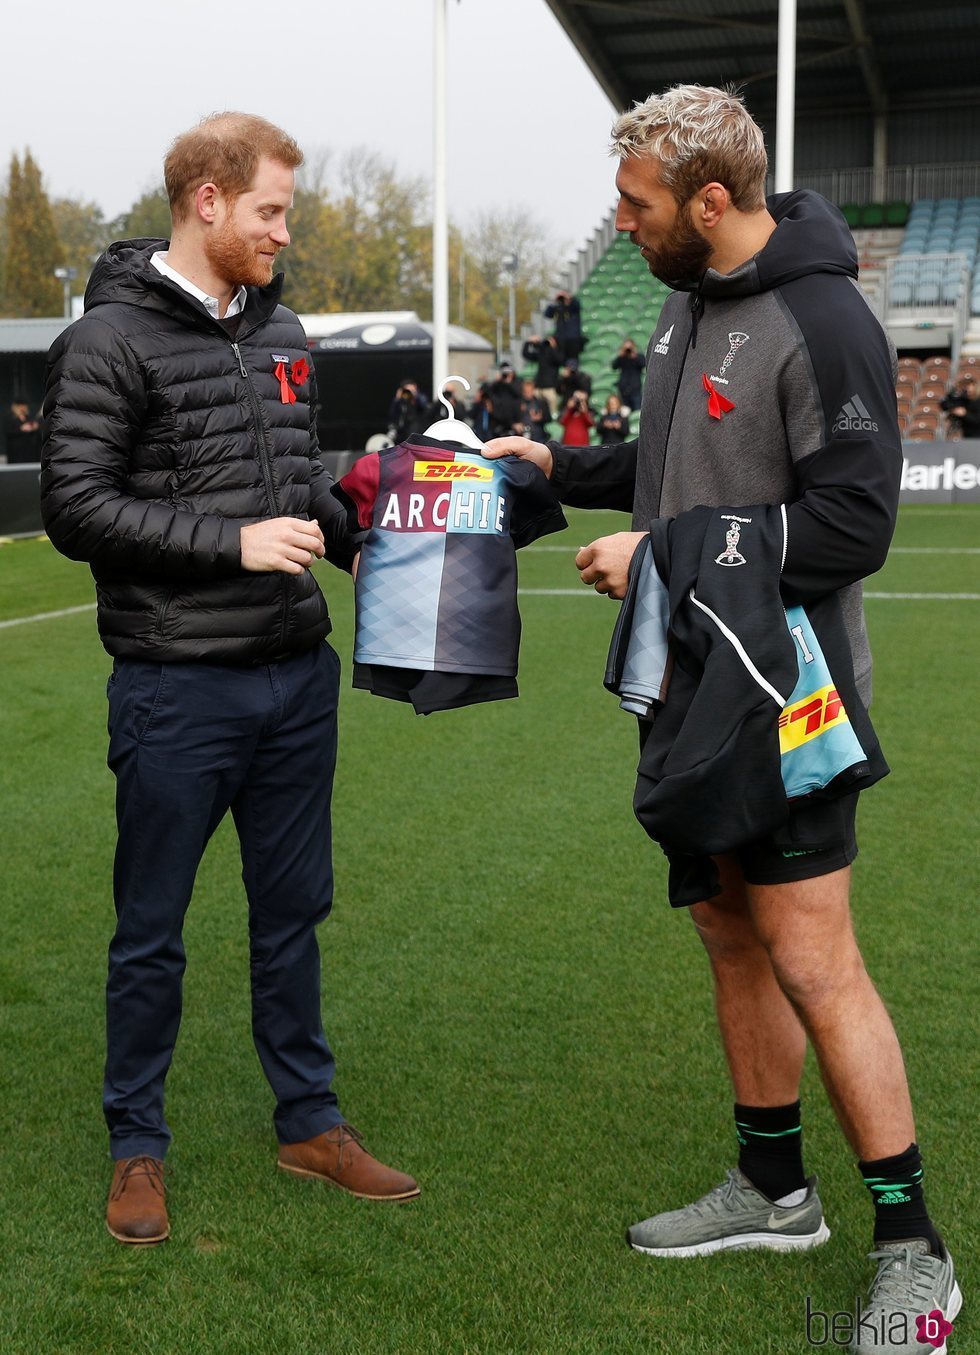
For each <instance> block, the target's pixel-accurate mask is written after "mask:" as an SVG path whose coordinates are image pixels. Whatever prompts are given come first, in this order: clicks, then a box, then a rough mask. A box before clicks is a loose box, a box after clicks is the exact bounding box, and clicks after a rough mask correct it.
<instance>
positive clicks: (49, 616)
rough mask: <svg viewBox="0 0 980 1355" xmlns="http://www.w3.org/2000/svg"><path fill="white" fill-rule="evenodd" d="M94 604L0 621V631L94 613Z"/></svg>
mask: <svg viewBox="0 0 980 1355" xmlns="http://www.w3.org/2000/svg"><path fill="white" fill-rule="evenodd" d="M94 611H95V603H94V602H86V603H85V604H84V605H83V606H81V607H63V608H62V609H61V611H60V612H35V614H34V615H33V616H15V617H14V619H13V620H12V621H0V630H2V629H4V628H5V627H7V626H26V625H27V624H28V623H29V622H31V621H54V620H56V619H57V618H58V617H59V616H76V615H77V614H78V613H79V612H94Z"/></svg>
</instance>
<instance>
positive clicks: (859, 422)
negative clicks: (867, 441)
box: [832, 395, 878, 433]
mask: <svg viewBox="0 0 980 1355" xmlns="http://www.w3.org/2000/svg"><path fill="white" fill-rule="evenodd" d="M832 431H833V432H835V433H877V431H878V425H877V424H876V423H875V421H874V419H872V417H871V412H870V410H869V409H868V407H867V405H866V404H865V403H864V401H863V400H862V399H861V397H860V395H852V396H851V398H850V400H845V402H844V404H843V405H842V406H841V410H840V413H839V414H838V415H837V418H836V419H835V420H834V427H833V430H832Z"/></svg>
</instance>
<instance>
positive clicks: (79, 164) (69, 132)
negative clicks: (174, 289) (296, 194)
mask: <svg viewBox="0 0 980 1355" xmlns="http://www.w3.org/2000/svg"><path fill="white" fill-rule="evenodd" d="M433 9H434V0H313V2H312V3H305V4H303V5H294V6H290V5H269V4H268V3H267V0H169V2H168V3H167V4H165V5H161V6H150V7H139V8H137V9H135V10H134V9H133V8H132V7H128V6H123V5H119V4H118V3H110V0H85V3H84V4H79V3H78V0H44V3H43V4H42V5H37V6H31V5H26V6H25V5H17V6H15V7H14V8H13V9H12V10H11V12H10V14H9V15H8V22H7V36H8V41H9V48H10V50H8V52H7V55H6V60H5V61H4V63H3V75H2V78H0V154H2V160H0V174H2V180H3V182H4V183H5V182H6V174H7V166H8V165H9V163H10V156H11V154H12V153H14V152H16V153H18V154H19V155H20V154H22V153H23V151H24V149H25V148H27V147H29V148H30V150H31V152H32V154H33V156H34V158H35V160H36V161H37V162H38V164H39V165H40V168H41V172H42V175H43V176H44V183H45V187H46V189H47V191H48V194H49V195H50V196H51V197H55V198H57V197H73V198H82V199H85V200H87V201H94V202H97V203H98V204H99V205H100V206H101V207H102V209H103V211H104V212H105V214H106V216H109V217H112V216H116V215H118V214H119V213H121V212H124V211H125V210H127V209H128V208H129V206H130V205H131V204H132V203H133V201H134V200H135V199H136V198H137V197H139V195H140V194H141V193H142V192H143V191H144V190H145V189H147V188H150V187H153V186H154V185H155V184H156V183H158V182H160V181H161V180H162V171H161V163H162V159H163V156H164V154H165V152H166V149H167V147H168V145H169V143H170V141H171V140H172V139H173V137H174V136H175V135H176V134H177V133H178V132H181V131H184V130H185V129H186V128H187V127H189V126H191V125H192V124H193V123H195V122H196V121H197V120H198V119H199V118H200V117H202V116H203V115H204V114H206V113H210V112H213V111H215V110H217V109H225V108H236V109H242V110H244V111H246V112H252V113H259V114H262V115H263V116H265V117H267V118H269V119H271V120H272V121H274V122H277V123H279V124H281V125H282V126H283V127H285V128H286V129H287V130H288V131H289V132H291V133H292V134H293V135H294V136H295V137H296V139H297V140H298V141H299V142H300V144H301V145H302V146H303V148H304V150H305V151H306V153H307V157H308V158H312V157H313V155H315V154H316V153H318V152H322V151H325V150H330V151H333V152H343V151H345V150H348V149H350V148H352V147H355V146H361V145H363V146H367V147H368V148H370V149H372V150H374V151H378V152H381V153H382V154H384V155H385V156H387V157H389V158H390V159H392V160H393V161H394V162H395V163H396V165H397V168H398V170H399V172H401V173H404V174H409V175H413V176H422V177H424V178H426V179H429V178H430V177H431V172H432V20H433ZM448 57H449V84H448V106H449V133H448V152H449V162H450V168H449V179H448V194H449V212H450V217H451V218H452V220H453V221H455V222H458V223H459V224H461V225H464V226H465V225H466V224H467V222H468V221H471V220H472V217H473V215H474V214H475V213H476V212H478V211H480V210H481V209H485V208H490V209H494V208H500V209H503V208H508V207H516V206H522V207H526V208H527V209H528V210H529V211H530V212H531V214H532V215H533V216H534V217H535V218H537V220H539V221H540V222H541V223H542V224H543V225H545V226H546V227H548V229H549V230H550V232H551V235H552V238H553V239H554V241H555V242H556V243H557V244H567V246H568V249H567V251H566V254H567V255H573V254H574V253H575V252H576V251H577V249H578V247H579V246H581V245H582V244H583V243H584V242H585V240H586V239H587V238H588V236H590V235H591V233H592V231H593V230H594V228H595V227H596V226H597V225H598V224H599V222H600V221H601V220H602V218H603V217H604V216H605V214H606V212H607V211H608V210H609V208H610V207H611V206H612V205H613V202H614V200H615V192H614V189H613V176H614V172H615V167H614V164H613V161H612V160H610V158H609V156H608V154H607V149H606V148H607V145H608V140H609V127H610V124H611V122H612V118H613V114H614V112H615V111H618V110H613V108H612V107H611V105H610V103H609V101H608V99H607V98H606V96H605V95H604V94H603V92H602V90H601V89H600V88H599V86H598V84H597V83H596V81H595V80H594V78H593V77H592V75H591V74H590V73H589V72H588V71H587V69H586V67H585V66H584V64H583V62H582V60H581V58H580V57H579V55H578V53H577V52H576V51H575V49H574V48H573V47H572V45H571V43H570V42H569V41H568V39H567V38H566V36H565V34H564V33H563V31H562V29H561V28H560V27H559V25H558V23H557V22H556V21H555V19H554V17H553V16H552V14H551V11H550V10H549V9H548V7H547V5H546V4H545V2H544V0H449V2H448Z"/></svg>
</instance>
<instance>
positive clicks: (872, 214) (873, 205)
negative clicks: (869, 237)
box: [861, 202, 885, 228]
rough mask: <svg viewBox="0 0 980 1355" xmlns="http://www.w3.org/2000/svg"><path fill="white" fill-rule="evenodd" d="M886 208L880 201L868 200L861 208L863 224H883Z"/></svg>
mask: <svg viewBox="0 0 980 1355" xmlns="http://www.w3.org/2000/svg"><path fill="white" fill-rule="evenodd" d="M884 224H885V208H884V205H883V204H882V203H880V202H868V203H865V205H864V206H863V207H862V208H861V225H862V226H864V227H866V228H867V227H873V226H883V225H884Z"/></svg>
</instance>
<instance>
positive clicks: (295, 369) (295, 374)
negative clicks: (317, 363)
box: [289, 358, 310, 386]
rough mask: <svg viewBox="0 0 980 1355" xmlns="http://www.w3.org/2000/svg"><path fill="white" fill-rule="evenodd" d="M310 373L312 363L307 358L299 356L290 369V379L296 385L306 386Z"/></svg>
mask: <svg viewBox="0 0 980 1355" xmlns="http://www.w3.org/2000/svg"><path fill="white" fill-rule="evenodd" d="M309 375H310V364H309V363H308V362H307V361H306V358H297V359H296V361H295V362H294V363H293V365H292V367H291V368H290V369H289V379H290V381H291V382H292V383H293V385H294V386H305V385H306V382H307V379H308V377H309Z"/></svg>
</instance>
